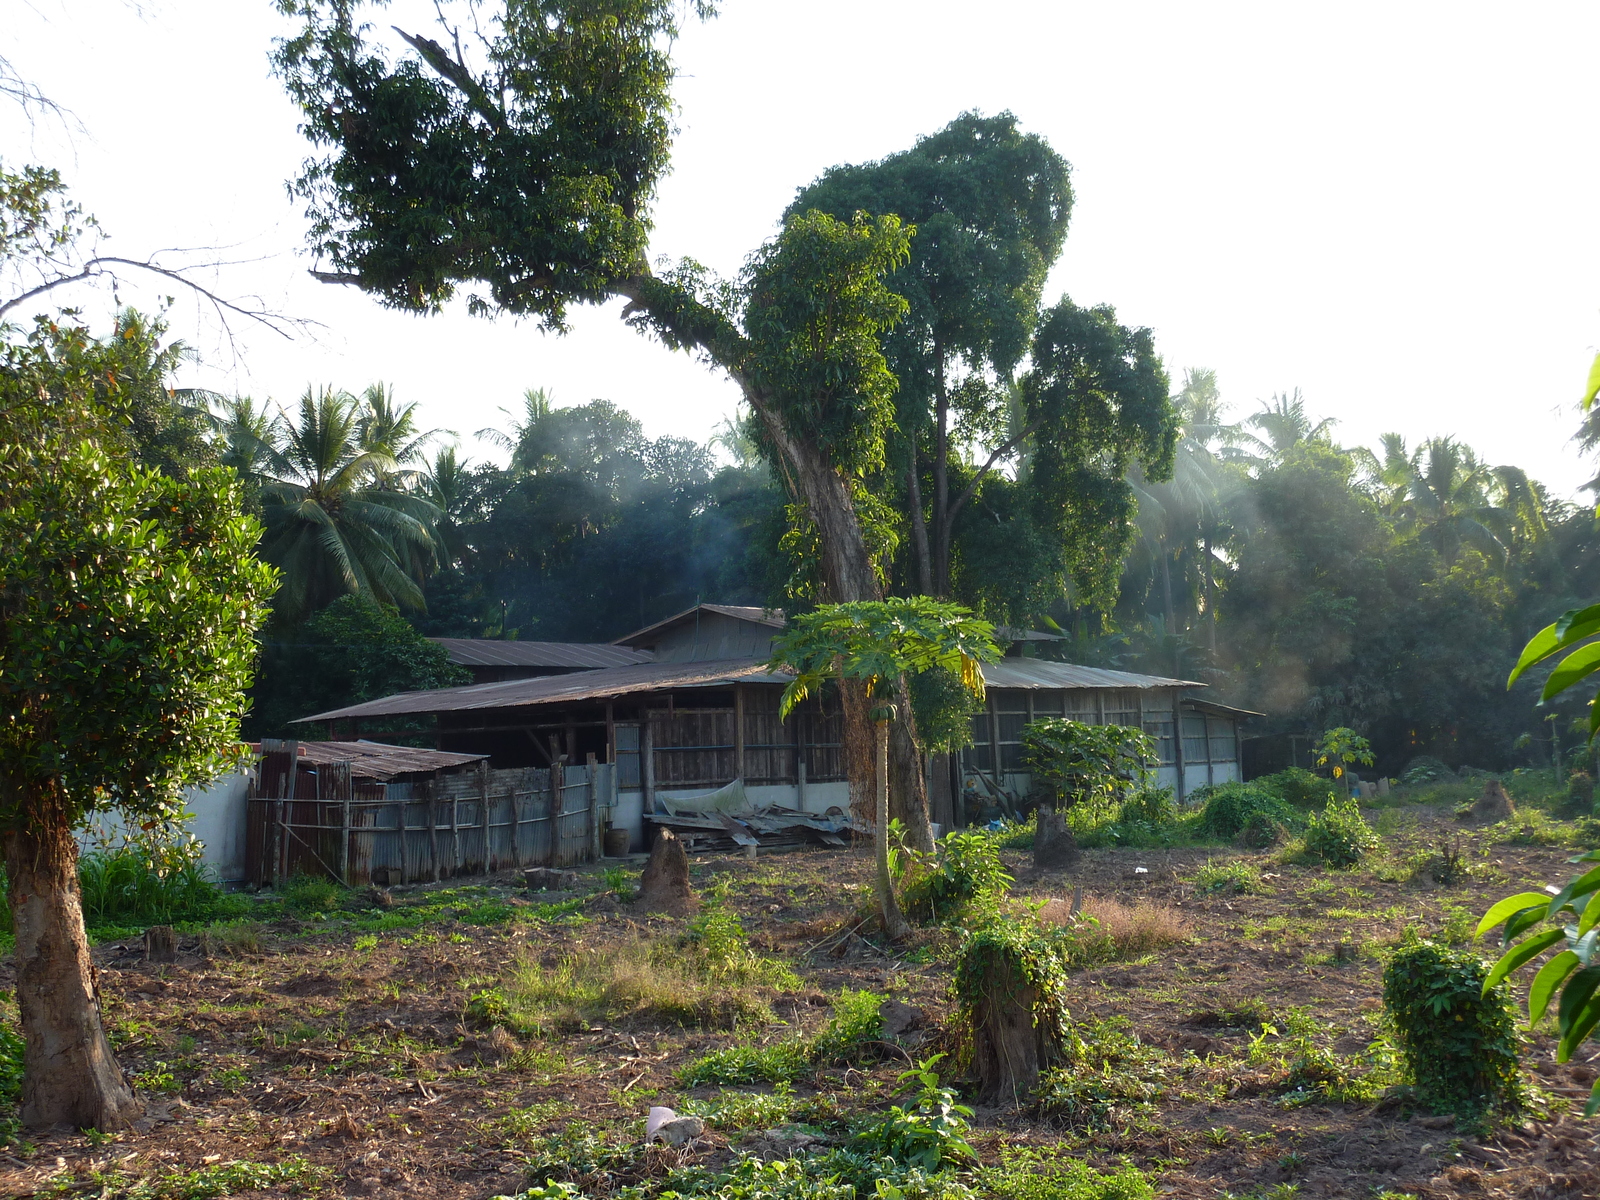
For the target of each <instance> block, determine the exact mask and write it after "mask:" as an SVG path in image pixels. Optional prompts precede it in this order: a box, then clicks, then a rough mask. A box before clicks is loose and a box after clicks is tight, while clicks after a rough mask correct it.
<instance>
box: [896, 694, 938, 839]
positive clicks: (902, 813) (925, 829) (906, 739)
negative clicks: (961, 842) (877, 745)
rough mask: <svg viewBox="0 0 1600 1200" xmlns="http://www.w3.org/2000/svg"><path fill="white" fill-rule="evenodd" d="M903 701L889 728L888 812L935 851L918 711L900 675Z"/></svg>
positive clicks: (911, 837)
mask: <svg viewBox="0 0 1600 1200" xmlns="http://www.w3.org/2000/svg"><path fill="white" fill-rule="evenodd" d="M900 697H901V703H900V704H899V705H897V706H896V714H895V717H896V719H895V720H894V721H893V722H892V723H891V724H890V728H889V777H890V783H891V786H890V788H889V815H890V816H891V817H894V818H896V819H898V820H900V821H902V822H904V823H905V827H906V841H907V842H908V843H909V844H910V845H911V846H912V847H914V848H915V849H917V850H921V851H922V852H924V853H929V854H931V853H932V852H933V826H932V824H931V823H930V822H929V819H928V785H927V781H926V779H925V778H924V772H923V761H922V747H921V746H920V745H918V739H917V737H916V714H914V713H913V712H912V711H911V689H910V684H909V681H908V680H907V679H906V677H905V676H903V675H902V676H901V677H900Z"/></svg>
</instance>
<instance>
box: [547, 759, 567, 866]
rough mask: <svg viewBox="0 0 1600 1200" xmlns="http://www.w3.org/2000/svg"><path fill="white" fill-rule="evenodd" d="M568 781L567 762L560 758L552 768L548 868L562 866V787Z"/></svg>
mask: <svg viewBox="0 0 1600 1200" xmlns="http://www.w3.org/2000/svg"><path fill="white" fill-rule="evenodd" d="M566 781H567V760H566V759H565V758H562V757H558V758H557V759H556V761H555V762H554V763H552V764H551V766H550V857H549V858H548V859H547V860H546V863H545V865H546V866H551V867H555V866H560V865H561V810H562V809H563V808H564V807H565V805H564V804H563V802H562V794H561V792H562V787H563V785H565V783H566Z"/></svg>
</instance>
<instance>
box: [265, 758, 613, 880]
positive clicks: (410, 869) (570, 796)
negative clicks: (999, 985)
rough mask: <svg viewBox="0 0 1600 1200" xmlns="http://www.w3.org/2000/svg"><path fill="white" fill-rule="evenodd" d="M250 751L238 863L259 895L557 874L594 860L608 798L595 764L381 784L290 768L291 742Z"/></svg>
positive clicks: (608, 779)
mask: <svg viewBox="0 0 1600 1200" xmlns="http://www.w3.org/2000/svg"><path fill="white" fill-rule="evenodd" d="M262 750H263V751H265V753H264V755H263V757H262V762H261V769H260V771H259V773H258V779H257V782H256V785H255V787H254V789H253V790H252V794H251V796H250V799H249V831H248V843H247V861H246V873H247V878H248V880H249V881H250V882H251V883H255V884H258V885H261V886H266V885H269V884H272V883H274V882H276V881H279V880H283V879H289V878H292V877H293V876H295V875H321V876H324V877H327V878H331V879H338V880H342V881H343V882H344V883H345V884H346V885H347V886H352V887H354V886H358V885H361V884H368V883H376V884H380V885H383V886H389V885H392V884H397V883H420V882H424V881H432V880H438V879H448V878H452V877H455V876H460V875H481V874H486V873H489V872H493V871H503V870H509V869H513V868H520V867H534V866H568V865H570V864H572V863H577V862H583V861H585V860H588V859H593V858H597V857H599V854H600V831H601V827H602V825H603V823H604V821H605V819H606V818H605V812H606V810H607V809H609V808H610V807H611V806H612V804H613V803H614V801H615V798H616V774H615V772H616V768H615V767H614V766H612V765H610V764H604V763H602V764H595V763H589V764H586V765H583V766H570V767H569V766H563V767H561V768H560V769H559V771H550V770H537V769H534V768H527V769H517V770H509V771H494V770H490V769H489V764H488V762H487V761H485V762H483V763H482V764H480V766H479V767H478V768H477V769H475V770H468V771H462V772H458V773H455V774H450V775H440V776H437V777H435V778H432V779H425V780H422V781H420V782H412V783H391V784H382V783H378V782H375V781H373V780H368V779H354V780H353V779H352V778H351V776H350V765H349V764H348V763H323V764H320V765H319V766H318V767H317V769H316V770H315V772H312V771H308V770H302V769H298V768H299V767H300V765H301V764H300V763H299V762H297V761H296V760H295V759H294V758H293V757H292V755H293V754H294V752H295V751H294V743H292V742H285V743H273V742H263V743H262ZM291 763H294V768H293V769H292V768H291V765H290V764H291ZM556 780H559V784H557V783H555V782H554V781H556Z"/></svg>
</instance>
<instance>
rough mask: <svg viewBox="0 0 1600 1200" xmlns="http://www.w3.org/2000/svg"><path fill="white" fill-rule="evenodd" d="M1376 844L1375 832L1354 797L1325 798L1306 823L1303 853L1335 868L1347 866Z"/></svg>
mask: <svg viewBox="0 0 1600 1200" xmlns="http://www.w3.org/2000/svg"><path fill="white" fill-rule="evenodd" d="M1377 848H1378V835H1377V834H1376V833H1374V832H1373V831H1372V826H1370V825H1368V824H1367V822H1366V819H1365V818H1363V817H1362V815H1361V806H1360V805H1358V804H1357V803H1356V802H1355V801H1354V800H1329V801H1328V803H1327V805H1326V806H1325V807H1324V808H1323V810H1322V811H1321V812H1320V813H1313V814H1312V815H1311V820H1310V821H1309V822H1308V823H1307V825H1306V832H1305V855H1306V857H1307V858H1310V859H1313V860H1315V861H1317V862H1320V863H1322V864H1323V865H1324V866H1328V867H1332V868H1333V869H1334V870H1336V871H1343V870H1348V869H1349V868H1351V867H1353V866H1355V865H1356V864H1357V863H1359V862H1360V861H1361V860H1362V859H1363V858H1365V857H1366V856H1367V855H1368V854H1369V853H1371V852H1372V851H1373V850H1376V849H1377Z"/></svg>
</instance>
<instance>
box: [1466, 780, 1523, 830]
mask: <svg viewBox="0 0 1600 1200" xmlns="http://www.w3.org/2000/svg"><path fill="white" fill-rule="evenodd" d="M1516 813H1517V806H1516V805H1515V804H1513V803H1511V797H1510V796H1508V795H1506V789H1505V788H1504V786H1502V785H1501V783H1500V781H1499V780H1498V779H1488V780H1485V781H1484V784H1483V795H1481V796H1479V797H1478V801H1477V803H1476V804H1474V805H1473V806H1472V819H1473V820H1474V821H1504V820H1507V819H1509V818H1511V817H1514V816H1516Z"/></svg>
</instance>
